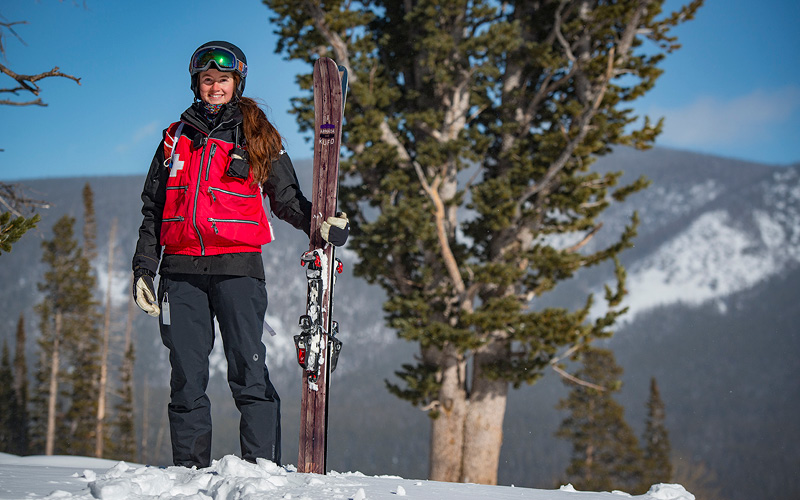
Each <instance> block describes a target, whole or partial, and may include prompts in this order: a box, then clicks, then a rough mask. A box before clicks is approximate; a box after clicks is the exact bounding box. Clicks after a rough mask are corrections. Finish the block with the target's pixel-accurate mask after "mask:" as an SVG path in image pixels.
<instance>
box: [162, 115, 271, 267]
mask: <svg viewBox="0 0 800 500" xmlns="http://www.w3.org/2000/svg"><path fill="white" fill-rule="evenodd" d="M179 124H180V122H176V123H173V124H172V125H170V126H169V128H167V133H166V136H165V139H164V150H165V158H166V159H167V161H165V163H166V164H167V165H168V168H169V169H170V174H169V178H168V180H167V198H166V202H165V203H164V211H163V215H162V223H161V244H162V245H164V253H165V254H179V255H219V254H223V253H238V252H261V245H264V244H266V243H269V242H270V241H272V227H271V226H270V224H269V220H268V219H267V214H266V213H265V211H264V205H263V194H262V193H261V186H260V185H258V184H257V183H254V182H253V174H252V172H250V173H249V175H248V178H247V180H244V179H239V178H236V177H230V176H228V175H226V173H225V172H226V171H227V168H228V163H229V162H230V157H229V156H228V153H229V152H230V150H231V149H232V148H233V147H234V144H232V143H230V142H225V141H222V140H219V139H214V138H213V137H209V136H206V135H205V134H203V133H202V132H200V131H198V130H196V129H194V128H193V127H191V125H188V124H184V127H183V129H184V130H183V131H182V133H181V136H180V137H179V138H178V142H177V144H174V139H173V138H174V136H175V133H176V130H177V129H178V125H179ZM187 128H188V130H187ZM189 131H191V133H192V135H194V134H200V135H201V136H202V137H203V140H202V142H201V144H200V147H197V148H195V147H193V146H192V141H191V139H189V137H187V136H186V135H185V134H186V133H187V132H189ZM173 145H174V149H173ZM170 152H172V157H171V161H170V156H169V153H170Z"/></svg>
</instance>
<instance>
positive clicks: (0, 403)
mask: <svg viewBox="0 0 800 500" xmlns="http://www.w3.org/2000/svg"><path fill="white" fill-rule="evenodd" d="M0 408H2V411H0V452H5V453H15V449H14V447H15V442H16V438H17V436H16V434H17V433H16V432H15V431H14V424H15V421H16V420H17V419H18V418H19V416H18V411H19V408H18V406H17V395H16V393H15V392H14V373H13V372H12V371H11V360H10V358H9V352H8V342H6V341H5V340H4V341H3V354H2V358H0Z"/></svg>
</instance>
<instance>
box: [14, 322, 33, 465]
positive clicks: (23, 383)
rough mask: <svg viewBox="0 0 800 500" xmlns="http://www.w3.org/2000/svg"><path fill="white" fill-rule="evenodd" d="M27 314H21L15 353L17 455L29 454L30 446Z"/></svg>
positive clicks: (15, 451)
mask: <svg viewBox="0 0 800 500" xmlns="http://www.w3.org/2000/svg"><path fill="white" fill-rule="evenodd" d="M26 338H27V336H26V334H25V316H24V315H22V314H20V315H19V320H18V321H17V338H16V342H17V343H16V349H15V354H14V394H15V395H16V397H17V415H18V419H17V420H16V421H15V423H14V428H15V429H16V444H15V446H14V451H13V452H12V453H15V454H17V455H27V454H28V446H29V443H28V441H29V436H28V425H29V424H28V363H27V361H26V357H25V344H26Z"/></svg>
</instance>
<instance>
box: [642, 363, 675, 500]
mask: <svg viewBox="0 0 800 500" xmlns="http://www.w3.org/2000/svg"><path fill="white" fill-rule="evenodd" d="M665 418H666V410H665V407H664V401H662V400H661V392H660V391H659V390H658V383H657V382H656V379H655V378H652V379H650V398H649V399H648V400H647V422H646V425H645V430H644V435H643V436H642V443H643V446H644V478H643V480H642V488H643V490H644V491H647V489H649V487H650V486H652V485H654V484H659V483H669V482H672V462H671V457H670V455H671V446H670V443H669V432H668V431H667V425H666V422H665Z"/></svg>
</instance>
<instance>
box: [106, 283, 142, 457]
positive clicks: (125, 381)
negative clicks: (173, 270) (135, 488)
mask: <svg viewBox="0 0 800 500" xmlns="http://www.w3.org/2000/svg"><path fill="white" fill-rule="evenodd" d="M131 279H133V277H132V276H131ZM131 286H133V282H132V281H131ZM135 309H136V307H135V306H134V302H133V301H129V302H128V314H127V321H126V324H125V357H124V358H123V360H122V365H121V366H120V372H119V376H120V383H121V391H120V400H119V402H118V403H117V405H116V407H115V410H116V414H117V417H116V424H115V427H116V429H115V430H116V439H114V441H113V443H114V445H113V450H112V453H113V456H114V457H117V458H119V459H121V460H129V461H132V460H135V459H138V457H137V444H136V424H135V415H134V391H133V384H134V365H135V361H136V349H135V347H134V342H133V315H134V313H135Z"/></svg>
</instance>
